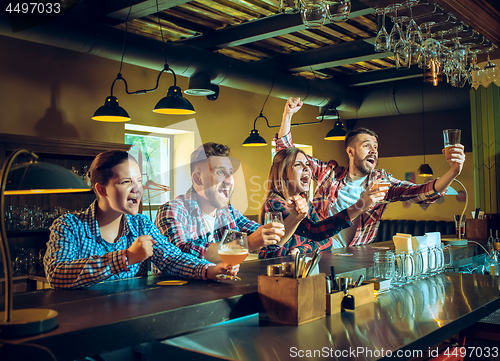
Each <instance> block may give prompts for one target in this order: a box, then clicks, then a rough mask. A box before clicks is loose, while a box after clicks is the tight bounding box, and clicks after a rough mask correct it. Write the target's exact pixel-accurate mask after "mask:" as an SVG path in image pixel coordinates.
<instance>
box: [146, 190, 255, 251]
mask: <svg viewBox="0 0 500 361" xmlns="http://www.w3.org/2000/svg"><path fill="white" fill-rule="evenodd" d="M215 217H216V218H215V226H214V234H213V235H212V234H210V232H207V229H206V227H205V223H204V220H203V214H202V212H201V209H200V207H199V205H198V202H197V201H196V192H195V191H194V189H193V187H191V188H190V189H189V190H188V191H187V193H186V195H181V196H178V197H177V198H175V199H174V200H172V201H170V202H167V203H165V204H164V205H162V206H161V207H160V209H159V210H158V213H157V214H156V221H155V224H156V226H157V227H158V228H159V229H160V232H161V233H162V234H163V235H164V236H165V237H167V238H168V240H169V241H170V242H172V243H173V244H175V245H176V246H177V247H179V248H180V249H181V250H182V251H183V252H186V253H190V254H192V255H193V256H196V257H198V258H205V254H206V253H207V249H208V246H209V245H210V244H211V243H216V242H220V241H221V239H222V236H223V235H224V231H225V230H226V229H233V230H236V231H241V232H246V233H247V234H251V233H253V232H255V231H256V230H257V228H259V227H260V224H259V223H257V222H254V221H252V220H250V219H248V218H247V217H245V216H244V215H243V214H241V213H240V212H239V211H238V210H237V209H235V208H234V207H233V206H232V205H231V204H230V205H229V207H227V208H225V209H218V210H217V213H216V216H215ZM211 236H213V237H212V238H211V239H210V237H211Z"/></svg>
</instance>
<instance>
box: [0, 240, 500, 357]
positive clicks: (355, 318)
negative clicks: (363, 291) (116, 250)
mask: <svg viewBox="0 0 500 361" xmlns="http://www.w3.org/2000/svg"><path fill="white" fill-rule="evenodd" d="M391 245H392V242H391V243H387V242H384V243H376V244H372V245H367V246H361V247H352V248H349V247H348V248H344V249H339V250H334V251H333V252H331V253H330V252H324V253H323V254H322V258H321V261H320V264H319V268H320V272H324V273H329V269H330V266H331V265H335V268H336V270H337V274H339V275H345V274H350V275H352V276H353V277H356V276H357V275H358V274H366V272H367V268H368V269H369V268H370V267H371V266H372V265H373V253H374V251H378V250H381V248H382V249H385V248H387V247H388V248H391ZM392 248H393V247H392ZM477 253H478V248H477V246H474V245H471V246H467V247H457V248H455V249H454V255H455V254H456V255H459V256H458V257H457V256H456V257H455V258H456V259H459V258H467V257H472V256H474V255H475V254H477ZM345 254H352V256H346V255H345ZM291 260H292V259H291V257H280V258H275V259H268V260H261V261H259V260H256V261H248V262H244V263H243V264H242V265H241V269H240V272H239V274H238V275H239V276H240V277H241V279H242V280H241V281H238V282H233V281H221V282H206V281H198V280H190V281H189V282H188V283H187V284H185V285H182V286H158V285H157V282H159V281H161V280H166V279H169V277H166V276H149V277H143V278H134V279H128V280H119V281H110V282H103V283H100V284H98V285H95V286H92V287H90V288H86V289H77V290H40V291H36V292H28V293H24V294H16V295H15V296H14V308H15V309H20V308H50V309H53V310H56V311H57V312H58V313H59V317H58V327H57V328H56V329H54V330H52V331H49V332H47V333H43V334H39V335H35V336H31V337H25V338H22V339H12V340H10V341H9V343H8V344H7V345H4V347H2V348H3V350H2V351H3V352H4V353H3V354H2V359H4V360H19V359H20V358H19V354H20V353H19V352H21V351H20V350H22V352H28V355H34V354H33V352H36V355H38V356H39V355H40V353H41V351H40V350H38V349H35V348H33V347H31V348H29V347H19V346H22V345H23V344H24V343H30V344H35V345H41V346H44V347H47V348H49V349H50V350H52V352H53V353H54V354H55V356H56V357H57V360H59V361H61V360H75V359H78V358H82V357H84V356H91V355H97V354H102V353H106V352H110V351H113V350H119V349H124V348H128V347H131V346H134V345H139V344H143V343H146V344H143V345H141V346H140V347H139V348H142V349H143V352H146V353H149V352H153V351H151V350H153V349H155V348H157V347H172V345H170V346H169V345H167V344H165V343H160V342H149V341H155V340H165V339H171V340H170V341H168V342H174V340H175V339H174V337H176V336H179V335H181V334H186V333H192V335H197V334H200V335H202V334H203V333H205V334H206V332H207V330H216V329H219V330H220V329H223V330H226V331H222V335H221V336H220V337H221V338H223V339H226V338H227V336H224V333H225V332H227V325H226V324H224V323H223V324H221V325H218V326H214V327H210V328H208V329H207V327H208V326H213V325H216V324H219V323H222V322H225V321H228V320H234V321H232V322H235V327H236V328H239V329H240V331H239V332H240V337H242V338H243V339H247V341H248V342H249V340H251V339H252V338H255V339H259V340H260V341H261V342H262V343H265V342H268V343H266V344H265V345H269V348H268V349H267V351H266V347H267V346H262V347H260V348H259V349H260V350H262V351H263V352H269V353H270V354H271V353H273V352H274V351H272V350H275V351H277V352H278V351H279V352H281V353H282V352H285V351H289V350H286V347H288V346H290V347H293V346H297V347H298V346H299V345H301V346H302V347H309V348H312V347H315V346H316V345H321V347H323V346H327V347H332V348H338V349H342V347H345V346H346V345H350V346H351V347H356V346H358V345H359V346H360V347H361V346H366V347H372V348H373V347H377V348H378V347H384V348H386V349H388V350H393V351H395V350H405V349H413V348H415V347H419V348H424V347H430V346H432V345H434V344H436V343H437V342H439V341H440V340H443V339H445V338H447V337H449V336H451V335H453V334H455V333H457V332H458V331H460V330H462V329H464V328H466V327H468V326H470V325H472V324H474V323H475V322H477V321H478V320H480V319H481V318H483V317H485V316H487V315H489V314H490V313H491V312H493V311H495V310H496V309H498V308H499V307H500V298H499V295H500V291H499V281H498V277H492V276H486V275H462V274H454V273H449V274H448V273H446V274H442V275H437V276H433V277H431V278H429V279H428V280H424V281H416V282H414V283H412V284H409V285H406V286H404V287H403V288H401V289H396V290H394V291H390V292H387V293H384V294H381V295H379V296H378V299H377V300H376V302H375V303H374V304H372V305H371V307H370V305H363V306H361V307H359V308H358V309H357V310H355V311H354V312H343V313H342V314H337V315H332V316H327V317H326V318H324V319H321V320H318V321H313V322H310V323H307V324H305V325H302V326H299V327H288V326H266V327H257V326H259V323H258V315H255V314H256V313H257V312H258V304H259V297H258V293H257V276H258V275H259V274H265V273H266V269H267V265H269V264H274V263H279V262H283V261H291ZM1 307H3V299H2V305H1ZM247 316H248V317H247ZM313 329H314V330H313ZM196 331H200V332H196ZM208 332H209V333H210V332H212V331H208ZM213 332H214V335H215V331H213ZM217 332H220V331H217ZM276 335H278V336H276ZM282 335H283V336H284V338H283V343H282V344H281V346H280V347H282V348H283V349H279V350H276V349H275V348H276V347H277V345H276V344H277V343H281V341H279V340H281V336H282ZM299 335H308V336H307V337H301V336H299ZM285 336H286V337H285ZM196 337H198V336H196ZM235 337H236V336H235ZM179 340H180V339H178V340H177V341H179ZM219 340H220V338H219ZM269 340H278V341H274V342H270V341H269ZM295 341H296V342H295ZM221 342H222V341H221ZM294 342H295V344H294ZM309 343H310V345H309ZM252 344H253V343H252ZM16 345H17V346H16ZM148 348H149V351H148ZM144 350H145V351H144ZM284 350H285V351H284ZM374 350H375V349H374ZM30 352H31V354H30ZM162 354H163V355H165V354H164V353H163V352H162ZM151 355H154V352H153V354H151ZM287 355H288V354H287ZM247 356H248V355H247ZM250 356H251V355H250ZM250 356H248V359H254V358H253V357H250ZM262 357H263V358H266V357H267V356H266V355H262ZM228 358H231V359H232V358H234V355H232V356H228ZM285 358H288V357H285ZM236 359H237V358H236ZM270 359H273V358H270ZM274 359H277V358H274Z"/></svg>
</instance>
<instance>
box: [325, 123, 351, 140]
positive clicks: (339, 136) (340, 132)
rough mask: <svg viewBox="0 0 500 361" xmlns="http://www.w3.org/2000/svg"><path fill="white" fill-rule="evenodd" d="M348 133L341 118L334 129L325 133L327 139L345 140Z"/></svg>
mask: <svg viewBox="0 0 500 361" xmlns="http://www.w3.org/2000/svg"><path fill="white" fill-rule="evenodd" d="M346 134H347V131H346V130H345V129H344V124H342V122H341V121H340V119H339V120H337V121H336V122H335V124H334V125H333V129H331V130H330V131H329V132H328V133H327V134H326V135H325V140H344V139H345V136H346Z"/></svg>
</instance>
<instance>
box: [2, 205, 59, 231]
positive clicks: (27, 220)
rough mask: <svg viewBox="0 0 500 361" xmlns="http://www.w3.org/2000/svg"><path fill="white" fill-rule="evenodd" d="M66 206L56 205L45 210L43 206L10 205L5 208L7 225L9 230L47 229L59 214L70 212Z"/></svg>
mask: <svg viewBox="0 0 500 361" xmlns="http://www.w3.org/2000/svg"><path fill="white" fill-rule="evenodd" d="M68 212H69V210H68V209H66V208H64V207H54V208H52V209H50V210H47V211H45V210H43V209H42V208H41V207H39V206H36V205H33V206H20V207H16V206H12V205H10V206H8V207H6V209H5V215H4V216H5V226H6V228H7V230H14V231H26V230H36V229H46V228H49V227H50V226H51V225H52V222H53V221H54V220H55V219H56V218H58V217H59V216H61V215H63V214H66V213H68Z"/></svg>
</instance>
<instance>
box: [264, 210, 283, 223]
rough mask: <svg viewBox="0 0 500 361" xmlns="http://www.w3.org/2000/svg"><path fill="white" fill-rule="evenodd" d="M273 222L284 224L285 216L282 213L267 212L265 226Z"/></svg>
mask: <svg viewBox="0 0 500 361" xmlns="http://www.w3.org/2000/svg"><path fill="white" fill-rule="evenodd" d="M272 222H275V223H281V224H283V215H282V214H281V212H266V214H265V216H264V224H268V223H272Z"/></svg>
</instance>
